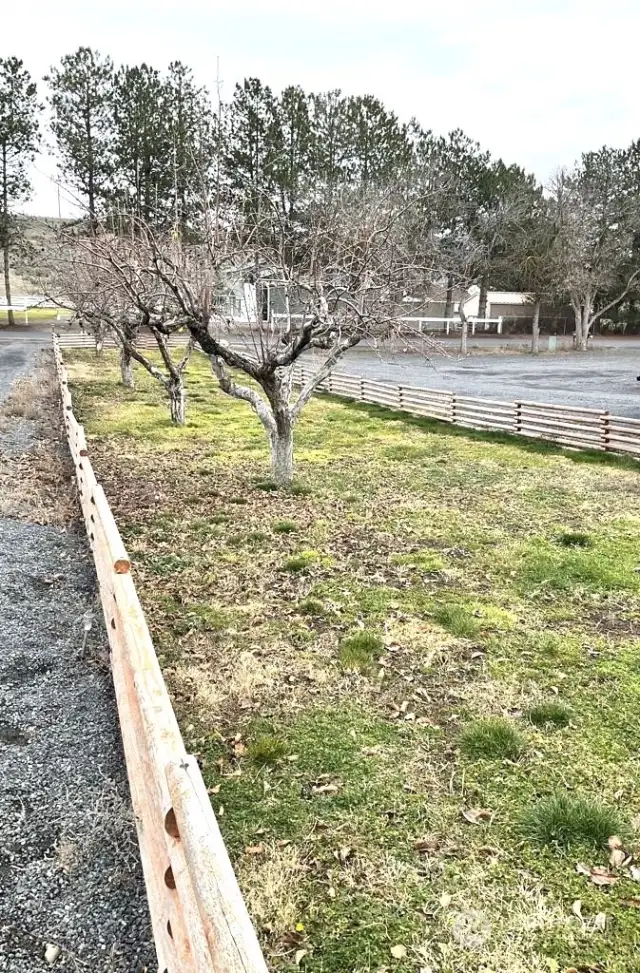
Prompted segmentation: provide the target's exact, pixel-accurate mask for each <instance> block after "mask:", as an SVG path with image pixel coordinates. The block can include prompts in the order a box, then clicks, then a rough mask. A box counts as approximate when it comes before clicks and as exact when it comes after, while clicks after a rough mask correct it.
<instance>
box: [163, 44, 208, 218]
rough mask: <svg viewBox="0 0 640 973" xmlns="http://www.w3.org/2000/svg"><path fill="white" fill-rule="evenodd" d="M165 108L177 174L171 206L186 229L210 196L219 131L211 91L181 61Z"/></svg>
mask: <svg viewBox="0 0 640 973" xmlns="http://www.w3.org/2000/svg"><path fill="white" fill-rule="evenodd" d="M165 110H166V122H167V137H168V140H169V144H170V157H169V159H168V160H167V162H168V163H169V165H170V167H171V169H172V175H173V181H172V186H171V194H170V200H169V209H170V211H172V212H173V214H174V222H175V223H176V224H177V225H178V226H179V227H180V228H181V229H182V231H183V232H186V231H187V230H188V229H189V228H190V227H192V226H193V224H194V221H195V220H196V214H197V213H198V210H199V209H201V208H202V207H201V201H202V199H203V198H208V197H209V195H210V188H211V187H210V184H211V177H212V171H211V170H212V166H213V164H214V156H215V132H214V125H213V114H212V109H211V103H210V99H209V94H208V92H207V91H206V89H205V88H200V87H198V86H197V85H196V84H195V82H194V80H193V74H192V72H191V69H190V68H187V67H185V65H184V64H181V63H180V61H174V62H173V63H172V64H170V65H169V71H168V74H167V78H166V81H165Z"/></svg>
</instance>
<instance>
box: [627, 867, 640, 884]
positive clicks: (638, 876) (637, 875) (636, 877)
mask: <svg viewBox="0 0 640 973" xmlns="http://www.w3.org/2000/svg"><path fill="white" fill-rule="evenodd" d="M629 874H630V875H631V878H632V879H633V881H634V882H640V868H638V866H637V865H632V866H631V868H630V869H629Z"/></svg>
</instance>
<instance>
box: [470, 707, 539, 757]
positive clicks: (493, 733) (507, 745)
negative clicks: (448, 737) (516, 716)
mask: <svg viewBox="0 0 640 973" xmlns="http://www.w3.org/2000/svg"><path fill="white" fill-rule="evenodd" d="M458 744H459V746H460V750H461V751H462V753H463V754H464V755H465V756H466V757H473V758H475V759H478V758H487V759H490V760H495V759H500V760H517V759H518V757H520V756H521V755H522V752H523V750H524V746H525V744H524V738H523V736H522V734H521V733H518V731H517V730H516V729H515V727H513V726H512V725H511V723H509V722H508V720H504V719H500V717H493V718H489V719H485V720H478V721H477V722H475V723H471V724H470V725H469V726H466V727H465V728H464V729H463V730H462V732H461V734H460V737H459V740H458Z"/></svg>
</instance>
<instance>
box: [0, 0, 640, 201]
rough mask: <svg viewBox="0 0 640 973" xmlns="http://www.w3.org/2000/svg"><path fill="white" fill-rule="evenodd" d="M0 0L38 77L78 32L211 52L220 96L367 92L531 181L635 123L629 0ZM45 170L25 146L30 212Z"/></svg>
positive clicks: (633, 2) (147, 51)
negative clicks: (461, 134)
mask: <svg viewBox="0 0 640 973" xmlns="http://www.w3.org/2000/svg"><path fill="white" fill-rule="evenodd" d="M3 7H5V8H7V7H8V8H9V9H3V11H2V22H1V24H0V56H3V57H5V56H8V55H13V54H15V55H17V56H18V57H21V58H22V59H23V60H24V62H25V64H26V66H27V67H28V68H29V70H30V71H31V72H32V74H33V75H34V76H36V77H37V78H38V79H40V78H41V77H42V75H43V74H44V73H45V72H46V71H47V69H48V68H49V67H50V65H51V64H53V63H55V62H57V61H58V60H59V58H60V57H61V56H62V55H63V54H66V53H70V52H72V51H74V50H75V49H76V48H77V47H78V46H80V45H87V46H90V47H94V48H97V49H98V50H99V51H101V52H102V53H104V54H109V55H110V56H111V57H112V58H113V60H114V61H115V62H116V63H117V64H119V63H121V62H127V63H136V62H140V61H143V60H145V61H147V62H151V63H152V64H154V65H155V66H157V67H159V68H162V67H165V66H166V65H167V64H168V63H169V62H170V61H172V60H181V61H183V62H185V63H186V64H188V65H189V66H190V67H192V68H193V70H194V72H195V74H196V77H197V79H198V81H199V82H201V83H203V84H207V85H208V86H213V84H214V82H215V76H216V57H219V58H220V65H221V70H220V74H221V78H222V80H223V83H224V88H223V97H228V96H229V95H230V94H231V91H232V89H233V85H234V84H235V82H236V81H239V80H241V79H242V78H243V77H245V76H249V75H253V76H257V77H259V78H260V79H261V80H262V81H263V82H265V83H268V84H270V85H271V86H272V88H274V89H276V90H279V89H281V88H282V87H284V86H285V85H287V84H301V85H302V86H303V87H304V88H305V89H306V90H326V89H328V88H341V89H342V90H343V91H344V92H345V93H347V94H365V93H372V94H375V95H377V96H378V97H379V98H381V99H382V100H383V101H384V102H385V104H386V105H387V106H388V107H390V108H391V109H393V110H394V111H395V112H396V113H397V114H398V115H399V116H400V118H401V119H402V120H408V119H409V118H410V117H411V116H412V115H415V116H416V117H417V118H418V120H419V121H420V122H421V124H422V125H423V126H424V127H426V128H431V129H433V130H434V131H435V132H438V133H441V132H447V131H450V130H451V129H453V128H458V127H459V128H462V129H464V131H465V132H466V133H467V134H468V135H470V136H472V137H473V138H475V139H477V140H478V141H479V142H481V144H482V145H483V147H485V148H487V149H489V150H490V151H491V152H492V153H493V154H494V155H496V156H502V158H503V159H504V160H505V161H506V162H508V163H509V162H518V163H520V164H521V165H523V166H525V167H526V168H528V169H531V170H533V171H534V172H535V173H536V174H537V176H538V177H539V178H540V179H542V180H546V179H547V178H548V177H549V175H550V174H551V173H552V171H553V170H554V169H555V168H556V167H557V166H559V165H567V164H570V163H571V162H573V161H574V159H576V158H577V157H578V156H579V154H580V153H581V152H582V151H585V150H587V149H594V148H598V147H599V146H601V145H602V144H604V143H609V144H610V145H617V146H621V145H624V144H626V143H628V142H630V141H631V140H632V139H636V138H639V137H640V117H639V116H640V107H639V105H640V100H639V99H638V80H637V78H638V68H637V62H638V54H637V46H638V37H639V36H640V3H638V0H599V2H595V0H528V2H526V3H523V2H522V0H414V2H413V3H412V2H409V0H386V2H381V0H317V2H316V3H315V4H314V3H309V2H308V0H307V2H306V3H304V2H301V0H261V2H258V0H106V2H105V0H93V2H92V0H17V2H15V3H9V2H8V0H6V3H5V4H3ZM42 89H43V95H44V85H43V86H42ZM47 173H49V174H50V175H49V176H47ZM53 173H55V166H54V164H53V163H52V161H51V159H50V158H48V157H46V156H44V157H43V158H40V159H38V163H37V171H36V172H35V173H34V185H35V194H34V198H33V200H32V201H31V203H30V204H29V207H28V208H29V210H30V211H31V212H33V213H38V214H40V215H55V214H56V213H57V207H58V203H57V190H56V187H55V185H54V184H53V183H52V181H51V174H53ZM63 197H64V194H63ZM66 208H68V207H67V206H66V204H65V202H64V198H63V212H64V211H65V209H66Z"/></svg>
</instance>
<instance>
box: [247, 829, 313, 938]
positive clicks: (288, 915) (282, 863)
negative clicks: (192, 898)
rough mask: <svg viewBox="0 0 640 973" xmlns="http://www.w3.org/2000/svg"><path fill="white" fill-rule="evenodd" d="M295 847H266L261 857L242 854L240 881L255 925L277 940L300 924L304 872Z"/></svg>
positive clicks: (303, 866) (303, 865)
mask: <svg viewBox="0 0 640 973" xmlns="http://www.w3.org/2000/svg"><path fill="white" fill-rule="evenodd" d="M305 868H306V866H305V864H304V862H303V861H302V858H301V856H300V852H299V851H298V849H297V848H295V847H293V846H291V845H289V846H287V847H285V848H278V847H277V846H275V845H268V846H265V849H264V854H262V855H247V854H245V855H243V857H242V859H241V862H240V864H239V866H238V873H239V879H240V882H241V884H242V885H243V887H244V888H245V889H247V892H246V894H245V899H246V902H247V906H248V908H249V911H250V912H251V915H252V916H253V919H254V922H255V923H256V925H258V926H259V927H260V928H262V929H263V930H265V931H268V932H269V933H270V935H271V936H273V937H274V938H278V937H280V936H283V935H285V934H286V933H288V932H291V930H294V929H295V927H296V924H297V923H298V922H299V921H300V915H301V914H300V908H301V881H300V880H301V876H302V874H303V873H304V871H305Z"/></svg>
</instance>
